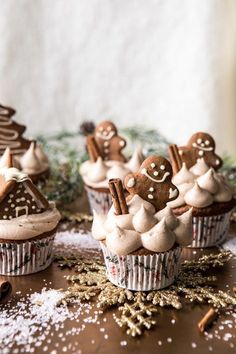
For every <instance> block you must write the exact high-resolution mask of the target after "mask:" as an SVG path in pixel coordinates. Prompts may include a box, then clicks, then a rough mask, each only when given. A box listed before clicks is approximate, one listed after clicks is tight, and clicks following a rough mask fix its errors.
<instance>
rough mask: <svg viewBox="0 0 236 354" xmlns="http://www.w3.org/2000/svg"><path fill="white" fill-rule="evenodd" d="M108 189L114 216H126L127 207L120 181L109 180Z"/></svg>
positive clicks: (115, 179) (116, 179)
mask: <svg viewBox="0 0 236 354" xmlns="http://www.w3.org/2000/svg"><path fill="white" fill-rule="evenodd" d="M109 189H110V193H111V197H112V201H113V205H114V208H115V213H116V215H122V214H128V206H127V203H126V199H125V194H124V188H123V185H122V182H121V180H120V179H119V178H113V179H110V180H109Z"/></svg>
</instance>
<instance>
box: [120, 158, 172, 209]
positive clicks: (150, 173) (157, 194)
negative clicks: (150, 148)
mask: <svg viewBox="0 0 236 354" xmlns="http://www.w3.org/2000/svg"><path fill="white" fill-rule="evenodd" d="M172 175H173V173H172V167H171V164H170V163H169V161H168V160H166V159H165V158H164V157H162V156H155V155H152V156H149V157H148V158H147V159H146V160H144V162H143V163H142V165H141V167H140V169H139V171H138V172H136V173H131V174H128V175H127V176H126V178H125V181H124V186H125V188H126V189H127V191H128V192H129V194H130V196H129V197H128V198H131V197H133V196H134V195H135V194H137V195H139V196H140V197H141V198H142V199H144V200H146V201H148V202H150V203H152V204H153V205H154V207H155V209H156V211H158V210H161V209H163V208H165V206H166V203H167V202H170V201H172V200H174V199H176V198H177V197H178V195H179V191H178V189H177V188H176V186H175V185H174V184H173V183H172V182H171V179H172Z"/></svg>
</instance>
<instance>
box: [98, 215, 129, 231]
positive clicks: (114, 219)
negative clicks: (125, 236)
mask: <svg viewBox="0 0 236 354" xmlns="http://www.w3.org/2000/svg"><path fill="white" fill-rule="evenodd" d="M132 220H133V215H132V214H122V215H116V214H115V213H114V212H113V213H112V212H109V215H107V218H106V221H105V223H104V227H105V229H106V230H107V231H108V232H112V230H114V228H115V227H116V225H117V226H119V227H120V228H121V229H124V230H134V227H133V222H132Z"/></svg>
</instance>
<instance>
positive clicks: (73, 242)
mask: <svg viewBox="0 0 236 354" xmlns="http://www.w3.org/2000/svg"><path fill="white" fill-rule="evenodd" d="M65 248H66V249H69V250H70V253H71V252H74V251H76V250H79V249H89V250H99V249H100V245H99V242H98V241H97V240H95V239H94V238H93V236H92V235H91V233H90V232H75V231H62V232H57V234H56V237H55V241H54V249H55V250H56V251H57V252H60V251H61V250H62V249H65Z"/></svg>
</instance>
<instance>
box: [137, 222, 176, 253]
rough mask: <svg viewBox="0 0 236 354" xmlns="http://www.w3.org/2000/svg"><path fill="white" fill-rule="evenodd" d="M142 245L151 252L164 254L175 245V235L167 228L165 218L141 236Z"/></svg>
mask: <svg viewBox="0 0 236 354" xmlns="http://www.w3.org/2000/svg"><path fill="white" fill-rule="evenodd" d="M141 238H142V244H143V246H144V247H145V248H147V249H149V250H151V251H153V252H165V251H167V250H169V249H171V248H172V247H173V245H174V243H175V234H174V233H173V232H172V231H171V230H170V229H169V228H168V227H167V225H166V221H165V218H163V219H162V220H161V221H160V222H159V223H158V224H156V225H155V226H154V227H153V228H152V229H151V230H149V231H148V232H146V233H143V234H142V235H141Z"/></svg>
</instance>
